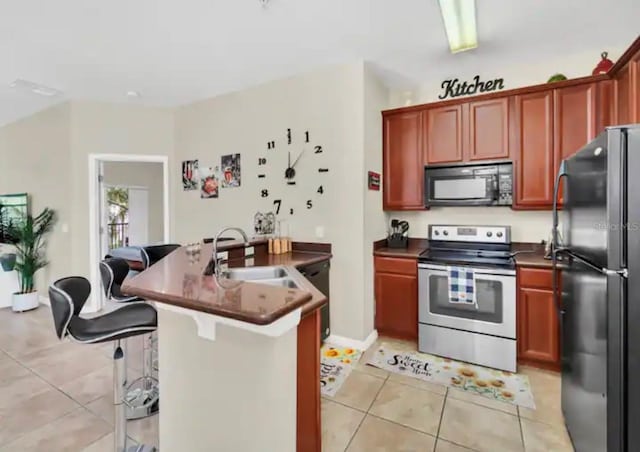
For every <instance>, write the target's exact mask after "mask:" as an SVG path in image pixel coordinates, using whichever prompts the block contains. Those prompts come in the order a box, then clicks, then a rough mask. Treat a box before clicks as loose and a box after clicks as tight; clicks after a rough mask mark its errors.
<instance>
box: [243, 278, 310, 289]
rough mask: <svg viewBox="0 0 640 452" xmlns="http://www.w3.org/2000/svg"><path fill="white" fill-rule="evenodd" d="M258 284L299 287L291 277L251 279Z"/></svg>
mask: <svg viewBox="0 0 640 452" xmlns="http://www.w3.org/2000/svg"><path fill="white" fill-rule="evenodd" d="M253 282H256V283H260V284H268V285H270V286H281V287H288V288H290V289H299V287H298V285H297V284H296V282H295V281H294V280H293V279H291V278H273V279H259V280H256V281H253Z"/></svg>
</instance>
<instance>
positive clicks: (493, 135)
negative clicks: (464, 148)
mask: <svg viewBox="0 0 640 452" xmlns="http://www.w3.org/2000/svg"><path fill="white" fill-rule="evenodd" d="M468 135H469V141H468V143H469V147H468V152H467V158H466V159H468V160H494V159H506V158H508V157H509V99H508V98H507V97H504V98H499V99H491V100H483V101H477V102H470V103H469V132H468ZM466 159H465V160H466Z"/></svg>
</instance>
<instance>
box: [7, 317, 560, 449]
mask: <svg viewBox="0 0 640 452" xmlns="http://www.w3.org/2000/svg"><path fill="white" fill-rule="evenodd" d="M380 341H382V340H380ZM385 341H387V342H394V344H395V345H396V346H399V347H408V348H412V347H414V346H413V344H407V343H402V342H397V341H392V340H390V339H386V340H385ZM111 347H112V346H111V344H103V345H80V344H76V343H73V342H69V341H63V342H60V341H59V340H58V339H57V338H56V337H55V334H54V332H53V321H52V317H51V312H50V311H49V309H48V308H47V307H41V308H40V309H37V310H36V311H32V312H29V313H23V314H14V313H13V312H11V310H10V309H0V452H8V451H20V452H25V451H38V452H39V451H46V452H58V451H70V452H76V451H86V452H103V451H104V452H110V451H111V450H113V446H112V444H113V443H112V441H113V426H112V424H113V405H112V403H113V401H112V390H113V389H112V384H113V380H112V362H111V359H110V355H111ZM374 349H375V347H372V349H370V351H369V352H367V353H366V354H365V356H364V357H363V359H362V360H361V361H360V362H359V363H358V364H357V365H356V367H355V370H354V371H353V372H352V374H351V375H350V377H349V378H348V379H347V381H346V382H345V383H344V385H343V386H342V388H341V389H340V391H339V392H338V393H337V395H336V396H335V397H334V398H333V399H329V398H323V400H322V423H323V428H322V430H323V432H322V441H323V451H324V452H334V451H340V452H343V451H348V452H354V451H366V452H374V451H389V452H396V451H398V452H400V451H407V452H413V451H434V450H435V451H437V452H462V451H469V450H477V451H491V452H494V451H495V452H498V451H509V452H511V451H524V450H526V451H527V452H530V451H554V452H562V451H570V450H572V448H571V445H570V443H569V439H568V437H567V433H566V431H565V429H564V426H563V423H562V414H561V412H560V379H559V378H558V376H557V374H553V373H547V372H544V371H538V370H535V369H531V368H523V369H521V370H522V371H523V372H525V373H526V374H527V375H529V378H530V379H531V383H532V386H533V392H534V396H535V399H536V403H537V406H538V407H537V410H528V409H523V408H520V409H518V408H517V407H515V406H513V405H510V404H505V403H500V402H495V401H492V400H488V399H485V398H482V397H478V396H473V395H469V394H467V393H464V392H461V391H455V390H453V389H450V390H447V388H445V387H443V386H439V385H433V384H429V383H426V382H423V381H420V380H416V379H413V378H407V377H402V376H399V375H396V374H390V373H388V372H386V371H382V370H380V369H376V368H373V367H370V366H366V365H365V364H364V362H365V360H366V359H367V357H368V356H367V355H368V354H369V353H372V352H373V351H374ZM140 350H141V342H140V341H139V340H135V339H134V340H132V342H131V343H130V345H129V350H128V356H129V363H130V368H131V369H130V376H132V377H133V376H136V375H138V374H139V370H140V364H141V357H140ZM128 435H129V437H130V440H131V441H132V443H135V442H144V443H147V444H157V441H158V440H157V438H158V417H157V416H152V417H149V418H146V419H141V420H138V421H132V422H129V423H128Z"/></svg>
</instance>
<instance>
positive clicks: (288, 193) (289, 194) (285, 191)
mask: <svg viewBox="0 0 640 452" xmlns="http://www.w3.org/2000/svg"><path fill="white" fill-rule="evenodd" d="M324 152H325V149H324V148H323V147H322V145H320V144H314V143H312V141H311V135H310V133H309V131H308V130H305V131H304V132H302V133H300V134H299V135H298V134H295V133H294V132H293V131H292V130H291V129H287V132H286V136H285V139H284V140H283V144H280V142H278V143H276V141H275V140H271V141H268V142H267V149H266V151H265V153H264V154H263V155H262V156H259V157H258V180H259V181H260V192H259V196H260V198H261V199H263V200H269V201H271V202H272V205H273V211H274V212H275V213H276V215H283V214H288V215H293V214H294V213H296V211H297V210H299V209H304V210H309V209H312V208H313V207H314V202H315V200H316V199H317V198H318V197H320V196H323V195H324V192H325V185H326V173H328V172H329V168H327V167H326V166H323V164H322V163H323V161H324V160H325V159H324V158H323V157H322V156H323V154H324ZM310 180H311V181H317V183H315V184H313V185H309V183H308V182H309V181H310ZM309 187H312V190H313V191H311V192H310V191H309ZM300 190H304V191H305V193H302V192H301V191H300ZM301 198H302V199H303V200H304V202H303V203H302V204H300V199H301Z"/></svg>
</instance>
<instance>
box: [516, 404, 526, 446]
mask: <svg viewBox="0 0 640 452" xmlns="http://www.w3.org/2000/svg"><path fill="white" fill-rule="evenodd" d="M517 411H518V426H519V427H520V441H522V450H523V451H526V450H527V446H526V444H525V443H524V431H523V430H522V417H521V416H520V407H518V410H517Z"/></svg>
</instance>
